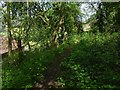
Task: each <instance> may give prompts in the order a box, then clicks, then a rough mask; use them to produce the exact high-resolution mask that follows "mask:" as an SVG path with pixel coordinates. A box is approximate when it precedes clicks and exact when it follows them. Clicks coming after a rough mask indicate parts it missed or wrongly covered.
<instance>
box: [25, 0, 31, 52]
mask: <svg viewBox="0 0 120 90" xmlns="http://www.w3.org/2000/svg"><path fill="white" fill-rule="evenodd" d="M27 17H29V0H27ZM27 19H28V18H27ZM28 27H29V28H28V29H27V30H26V38H27V39H28V36H29V34H28V32H29V29H30V24H29V20H28ZM27 45H28V48H29V50H30V49H31V47H30V43H29V41H27Z"/></svg>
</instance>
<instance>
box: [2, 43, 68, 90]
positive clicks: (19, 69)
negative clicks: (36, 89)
mask: <svg viewBox="0 0 120 90" xmlns="http://www.w3.org/2000/svg"><path fill="white" fill-rule="evenodd" d="M65 48H67V45H61V46H60V47H58V48H51V49H48V50H46V49H43V50H40V49H38V48H36V49H33V50H31V51H25V52H24V55H23V60H22V62H21V63H20V64H19V63H18V53H17V52H16V53H14V54H13V55H12V56H11V57H10V58H8V57H4V58H3V64H2V66H3V67H2V79H3V83H2V86H3V88H31V87H33V85H35V83H36V82H39V81H40V80H43V78H44V76H43V73H44V72H45V71H46V69H47V68H46V67H47V65H48V64H49V63H50V62H51V61H52V60H54V58H55V57H56V55H58V54H60V53H62V52H64V50H65Z"/></svg>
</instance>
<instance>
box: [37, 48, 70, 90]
mask: <svg viewBox="0 0 120 90" xmlns="http://www.w3.org/2000/svg"><path fill="white" fill-rule="evenodd" d="M70 53H71V48H68V49H66V50H65V51H64V52H63V53H61V54H59V55H57V56H56V58H55V59H54V60H53V61H52V62H51V63H50V64H49V65H48V67H47V71H46V72H45V75H44V77H45V78H44V81H43V82H40V83H37V84H36V85H35V88H41V89H43V90H44V89H46V88H49V87H58V84H57V82H56V81H55V80H56V78H57V77H58V76H59V75H60V72H61V69H60V63H61V62H62V61H63V60H65V58H67V57H68V56H69V55H70Z"/></svg>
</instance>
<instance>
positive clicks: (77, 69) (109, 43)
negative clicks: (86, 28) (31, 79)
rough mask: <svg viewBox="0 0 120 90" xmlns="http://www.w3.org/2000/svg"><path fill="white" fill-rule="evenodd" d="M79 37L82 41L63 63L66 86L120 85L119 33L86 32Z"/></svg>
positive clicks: (61, 78) (63, 79) (62, 81)
mask: <svg viewBox="0 0 120 90" xmlns="http://www.w3.org/2000/svg"><path fill="white" fill-rule="evenodd" d="M74 38H76V36H75V37H74ZM77 38H78V39H79V42H78V43H77V44H76V45H74V48H73V51H72V53H71V55H70V56H69V57H68V59H67V61H65V62H63V63H62V68H63V76H62V77H60V78H59V80H58V81H59V82H60V83H61V85H62V87H79V88H95V87H97V88H114V87H119V84H118V82H120V74H119V72H118V71H119V70H120V64H119V65H118V63H120V56H119V45H118V44H119V38H120V37H119V34H118V33H113V34H109V33H107V34H102V33H97V34H96V35H95V34H93V33H84V34H82V35H81V36H79V37H77ZM94 81H96V83H94ZM86 82H87V83H86Z"/></svg>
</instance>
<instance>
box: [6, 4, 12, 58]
mask: <svg viewBox="0 0 120 90" xmlns="http://www.w3.org/2000/svg"><path fill="white" fill-rule="evenodd" d="M6 5H7V34H8V53H9V56H10V55H11V53H12V34H11V18H10V2H6Z"/></svg>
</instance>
